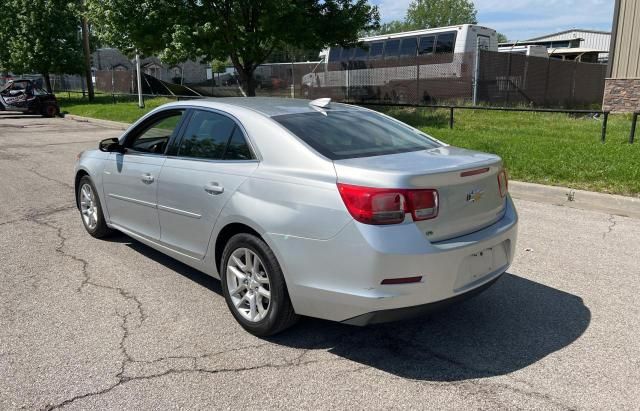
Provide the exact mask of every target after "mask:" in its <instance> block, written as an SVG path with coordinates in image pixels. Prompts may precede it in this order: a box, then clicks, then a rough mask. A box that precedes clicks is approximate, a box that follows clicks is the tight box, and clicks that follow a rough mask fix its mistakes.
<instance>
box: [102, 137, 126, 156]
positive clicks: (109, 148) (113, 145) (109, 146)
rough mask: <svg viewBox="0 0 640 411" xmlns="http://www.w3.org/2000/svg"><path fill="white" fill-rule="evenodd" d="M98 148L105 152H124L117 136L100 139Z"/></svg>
mask: <svg viewBox="0 0 640 411" xmlns="http://www.w3.org/2000/svg"><path fill="white" fill-rule="evenodd" d="M98 148H99V149H100V151H104V152H105V153H124V147H123V146H121V145H120V141H119V140H118V139H117V138H107V139H104V140H102V141H101V142H100V144H99V145H98Z"/></svg>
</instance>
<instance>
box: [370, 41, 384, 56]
mask: <svg viewBox="0 0 640 411" xmlns="http://www.w3.org/2000/svg"><path fill="white" fill-rule="evenodd" d="M382 49H384V43H382V42H380V43H372V44H370V45H369V60H375V59H379V58H380V57H382Z"/></svg>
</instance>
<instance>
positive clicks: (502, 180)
mask: <svg viewBox="0 0 640 411" xmlns="http://www.w3.org/2000/svg"><path fill="white" fill-rule="evenodd" d="M498 190H499V191H500V197H504V196H506V195H507V193H508V192H509V179H508V178H507V170H505V169H504V168H503V169H502V170H500V172H499V173H498Z"/></svg>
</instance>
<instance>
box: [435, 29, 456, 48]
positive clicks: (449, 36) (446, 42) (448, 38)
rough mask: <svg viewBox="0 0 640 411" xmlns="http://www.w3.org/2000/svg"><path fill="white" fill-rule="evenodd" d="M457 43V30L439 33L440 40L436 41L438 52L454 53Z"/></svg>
mask: <svg viewBox="0 0 640 411" xmlns="http://www.w3.org/2000/svg"><path fill="white" fill-rule="evenodd" d="M455 44H456V33H455V32H450V33H442V34H438V40H437V41H436V53H453V50H454V46H455Z"/></svg>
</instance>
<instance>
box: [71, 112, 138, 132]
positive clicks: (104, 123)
mask: <svg viewBox="0 0 640 411" xmlns="http://www.w3.org/2000/svg"><path fill="white" fill-rule="evenodd" d="M64 119H65V120H71V121H77V122H78V123H92V124H98V125H101V126H103V127H108V128H115V129H118V130H126V129H128V128H129V126H131V124H128V123H121V122H119V121H111V120H100V119H97V118H91V117H82V116H76V115H75V114H65V116H64Z"/></svg>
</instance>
